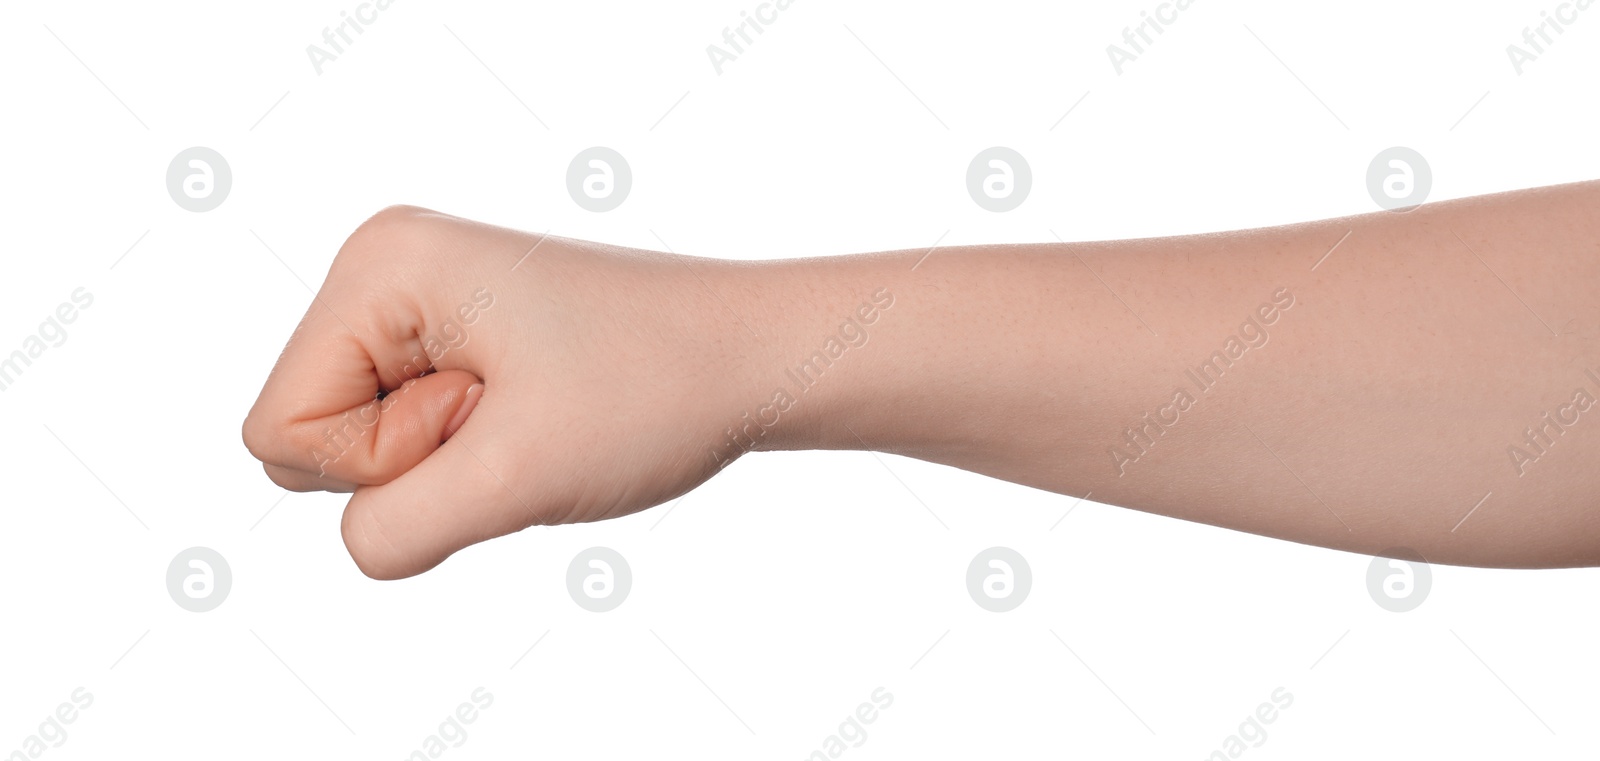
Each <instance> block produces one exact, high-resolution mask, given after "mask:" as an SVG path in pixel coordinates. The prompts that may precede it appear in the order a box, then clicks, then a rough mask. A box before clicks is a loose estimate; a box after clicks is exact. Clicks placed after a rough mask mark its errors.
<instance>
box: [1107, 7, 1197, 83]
mask: <svg viewBox="0 0 1600 761" xmlns="http://www.w3.org/2000/svg"><path fill="white" fill-rule="evenodd" d="M1191 5H1194V0H1174V2H1170V3H1162V4H1160V5H1158V6H1156V10H1155V13H1151V12H1150V11H1139V23H1138V24H1137V25H1136V26H1131V27H1123V28H1122V42H1123V44H1124V45H1127V46H1128V47H1127V48H1123V47H1121V46H1119V45H1117V44H1116V43H1112V44H1110V45H1107V46H1106V58H1108V59H1110V60H1111V68H1112V69H1113V70H1115V71H1116V72H1117V76H1119V77H1120V76H1122V68H1123V67H1124V66H1126V65H1128V64H1130V63H1133V62H1134V61H1136V60H1138V59H1139V56H1141V55H1144V54H1145V52H1146V51H1145V48H1148V47H1150V46H1151V45H1154V44H1155V43H1156V39H1157V38H1158V37H1159V36H1160V35H1163V34H1166V33H1167V27H1169V26H1172V25H1173V24H1175V23H1177V21H1178V12H1179V11H1186V10H1189V6H1191ZM1151 32H1155V33H1156V35H1157V37H1152V36H1150V33H1151ZM1129 48H1131V50H1129Z"/></svg>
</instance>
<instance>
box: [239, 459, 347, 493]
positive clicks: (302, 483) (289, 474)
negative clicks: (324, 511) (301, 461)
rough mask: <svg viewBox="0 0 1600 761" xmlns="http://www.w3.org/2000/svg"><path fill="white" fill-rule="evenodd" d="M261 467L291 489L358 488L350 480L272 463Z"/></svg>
mask: <svg viewBox="0 0 1600 761" xmlns="http://www.w3.org/2000/svg"><path fill="white" fill-rule="evenodd" d="M261 467H262V468H263V469H264V470H266V472H267V478H270V479H272V482H273V483H275V484H277V485H279V486H281V487H283V488H285V489H288V490H289V491H298V492H307V491H330V492H338V493H341V494H348V493H350V492H353V491H355V490H356V485H355V484H353V483H350V482H348V481H338V480H335V479H332V478H323V477H320V476H317V475H316V474H313V473H307V472H305V471H303V470H292V469H290V468H285V467H283V466H282V465H273V464H271V463H262V465H261Z"/></svg>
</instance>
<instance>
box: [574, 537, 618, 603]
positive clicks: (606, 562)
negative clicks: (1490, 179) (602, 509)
mask: <svg viewBox="0 0 1600 761" xmlns="http://www.w3.org/2000/svg"><path fill="white" fill-rule="evenodd" d="M632 589H633V570H632V569H631V568H629V567H628V561H627V559H625V558H623V557H622V553H620V552H617V551H616V550H613V549H611V548H610V547H590V548H589V549H587V550H584V551H583V552H580V553H578V554H577V556H575V557H573V558H572V562H571V563H570V564H568V565H567V594H569V595H572V601H573V602H575V603H577V604H578V607H580V608H583V609H584V610H587V611H589V612H591V613H605V612H606V611H611V610H616V609H617V606H619V605H621V604H622V601H623V600H626V599H628V592H629V591H631V590H632Z"/></svg>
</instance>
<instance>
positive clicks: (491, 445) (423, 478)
mask: <svg viewBox="0 0 1600 761" xmlns="http://www.w3.org/2000/svg"><path fill="white" fill-rule="evenodd" d="M484 416H485V413H484V411H483V410H482V409H480V410H479V412H478V413H476V416H475V417H474V418H473V419H472V420H471V421H470V422H468V424H467V425H466V427H465V428H464V429H463V430H462V431H461V432H460V433H458V434H457V435H456V436H454V437H452V438H451V439H450V441H449V442H448V443H446V444H444V445H443V446H441V447H439V449H438V450H437V451H435V452H434V453H433V454H431V455H429V456H428V458H427V459H425V460H423V461H422V463H421V464H420V465H417V466H416V467H415V468H412V469H411V470H410V471H408V472H406V473H405V474H404V475H402V476H400V477H399V478H398V479H395V480H394V481H392V482H390V483H387V484H383V485H379V486H363V487H361V488H359V489H357V490H356V493H355V496H354V497H352V498H351V499H350V504H349V505H348V506H346V507H345V512H344V519H343V521H342V524H341V530H342V532H343V535H344V542H345V547H346V548H347V549H349V551H350V556H351V558H353V559H354V560H355V562H356V565H357V566H359V567H360V568H361V571H362V572H363V573H365V574H366V575H368V576H370V577H372V578H375V579H400V578H405V577H407V576H414V575H416V574H419V573H422V572H423V571H426V570H428V569H430V568H433V567H434V566H436V565H438V564H439V563H441V562H443V561H444V559H445V558H447V557H449V556H450V555H452V554H454V553H455V552H456V551H458V550H461V549H462V548H465V547H467V546H469V545H472V544H476V543H478V542H482V541H484V540H487V539H492V538H494V537H497V536H504V535H506V534H510V533H514V532H517V531H521V530H522V529H524V528H527V527H528V526H531V525H534V524H535V523H543V522H544V521H542V520H541V519H540V512H539V500H538V499H537V495H535V494H530V493H528V492H529V491H530V490H529V489H528V488H527V487H526V486H525V485H524V481H525V479H524V477H523V476H522V474H523V473H524V472H525V471H526V466H525V463H526V457H527V454H526V453H519V452H517V451H514V450H513V449H511V448H509V447H507V446H503V445H500V444H497V443H495V439H490V438H487V437H474V436H473V435H472V434H473V432H474V431H475V430H476V431H477V432H479V433H482V432H483V431H485V430H488V429H489V427H488V426H480V425H478V423H479V419H480V418H482V417H484ZM506 438H507V439H509V437H506ZM469 441H470V442H471V443H470V444H469Z"/></svg>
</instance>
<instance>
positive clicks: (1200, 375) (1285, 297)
mask: <svg viewBox="0 0 1600 761" xmlns="http://www.w3.org/2000/svg"><path fill="white" fill-rule="evenodd" d="M1294 302H1295V299H1294V294H1293V293H1290V292H1289V289H1288V288H1286V287H1285V288H1279V289H1278V290H1276V291H1273V293H1272V297H1271V300H1270V301H1266V302H1262V303H1261V304H1260V305H1258V306H1257V307H1256V308H1255V309H1254V310H1253V311H1252V312H1251V313H1250V315H1249V316H1248V317H1246V318H1245V321H1244V322H1242V323H1240V324H1239V329H1238V331H1237V332H1236V333H1235V334H1233V335H1230V336H1228V337H1227V339H1225V340H1224V341H1223V344H1222V348H1221V349H1218V350H1217V351H1214V352H1211V355H1210V356H1208V357H1206V358H1205V360H1204V361H1202V362H1201V363H1200V364H1198V365H1196V366H1194V367H1192V368H1189V369H1187V370H1185V371H1184V377H1185V378H1187V379H1188V380H1189V382H1190V383H1191V384H1192V386H1193V390H1194V392H1195V393H1190V389H1189V388H1187V387H1184V386H1178V387H1177V388H1175V389H1173V391H1172V398H1171V399H1170V400H1169V401H1168V402H1167V403H1165V404H1163V405H1161V406H1159V407H1157V408H1156V410H1155V412H1154V413H1150V412H1146V413H1144V416H1143V417H1141V418H1140V419H1139V420H1137V421H1135V423H1134V424H1133V425H1131V426H1128V427H1127V428H1125V429H1123V431H1122V443H1121V444H1120V445H1113V446H1110V447H1107V449H1106V451H1107V452H1108V453H1110V455H1111V464H1112V466H1113V467H1115V468H1116V469H1117V476H1118V477H1121V476H1123V475H1126V474H1127V472H1128V466H1129V465H1131V464H1133V463H1135V462H1138V461H1139V459H1140V458H1142V457H1144V456H1145V455H1146V454H1149V453H1150V450H1151V449H1152V448H1153V447H1155V445H1156V442H1157V441H1159V440H1160V439H1161V438H1162V437H1163V436H1166V435H1167V432H1168V431H1170V430H1171V429H1172V428H1174V427H1175V426H1177V425H1178V422H1179V421H1180V420H1182V419H1183V413H1185V412H1188V411H1189V410H1190V409H1193V408H1194V406H1195V405H1197V404H1199V403H1200V399H1203V398H1205V396H1206V394H1209V393H1210V392H1211V390H1212V389H1214V388H1216V387H1217V384H1218V383H1219V382H1220V381H1221V380H1222V378H1223V376H1224V375H1226V374H1227V373H1228V371H1229V370H1231V369H1233V366H1234V365H1236V364H1238V363H1239V362H1240V361H1242V360H1243V359H1244V357H1245V355H1246V354H1247V353H1248V352H1250V351H1251V350H1252V349H1261V348H1263V347H1265V346H1266V345H1267V342H1268V341H1270V340H1271V339H1272V336H1271V334H1269V333H1268V332H1267V326H1269V325H1274V324H1276V323H1277V322H1278V320H1280V319H1282V318H1283V313H1284V312H1287V311H1289V309H1290V308H1292V307H1293V306H1294Z"/></svg>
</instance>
